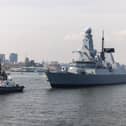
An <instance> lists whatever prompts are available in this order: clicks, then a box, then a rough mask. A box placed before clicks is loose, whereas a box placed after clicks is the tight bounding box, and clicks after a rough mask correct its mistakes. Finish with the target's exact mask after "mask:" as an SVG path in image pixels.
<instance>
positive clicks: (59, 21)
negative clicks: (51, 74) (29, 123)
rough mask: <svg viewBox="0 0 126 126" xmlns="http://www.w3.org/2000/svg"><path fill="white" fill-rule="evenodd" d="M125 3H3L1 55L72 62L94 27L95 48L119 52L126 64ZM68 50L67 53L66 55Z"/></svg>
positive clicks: (19, 0)
mask: <svg viewBox="0 0 126 126" xmlns="http://www.w3.org/2000/svg"><path fill="white" fill-rule="evenodd" d="M125 4H126V2H125V0H117V1H114V0H111V1H109V0H106V1H104V0H93V1H91V0H88V1H87V0H61V1H58V0H53V1H49V0H46V1H44V0H41V1H40V0H32V1H31V0H9V1H8V0H1V1H0V17H1V20H0V42H1V46H0V53H5V54H7V55H8V54H9V53H10V52H17V53H18V54H19V59H20V60H24V59H25V57H27V56H28V57H31V58H32V59H35V60H36V61H42V60H45V61H61V62H64V61H66V62H70V61H71V60H72V57H73V55H72V51H73V50H77V49H79V48H80V47H81V45H82V39H83V31H84V29H85V27H88V26H89V27H92V30H93V39H94V44H95V47H96V48H98V49H99V50H100V48H101V32H102V30H103V29H104V31H105V45H106V46H107V47H108V46H110V47H114V48H115V49H116V54H115V57H116V59H117V61H120V62H121V63H125V64H126V59H125V58H124V57H125V48H126V25H125V22H126V15H125V12H126V8H125ZM64 50H65V51H64Z"/></svg>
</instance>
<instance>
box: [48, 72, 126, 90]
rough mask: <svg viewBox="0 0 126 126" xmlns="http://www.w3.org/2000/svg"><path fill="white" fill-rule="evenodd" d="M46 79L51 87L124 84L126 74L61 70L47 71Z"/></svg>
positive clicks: (125, 82)
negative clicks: (87, 73) (88, 73)
mask: <svg viewBox="0 0 126 126" xmlns="http://www.w3.org/2000/svg"><path fill="white" fill-rule="evenodd" d="M46 74H47V77H48V81H49V82H50V84H51V87H53V88H72V87H73V88H74V87H86V86H102V85H112V84H126V74H109V75H104V74H102V75H83V74H74V73H62V72H55V73H53V72H47V73H46Z"/></svg>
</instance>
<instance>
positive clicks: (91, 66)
mask: <svg viewBox="0 0 126 126" xmlns="http://www.w3.org/2000/svg"><path fill="white" fill-rule="evenodd" d="M114 52H115V49H114V48H105V47H104V31H103V33H102V48H101V51H99V52H98V51H97V50H96V49H94V44H93V36H92V29H91V28H87V29H86V30H85V35H84V39H83V44H82V47H81V49H80V50H78V51H74V53H78V54H79V58H78V59H77V60H73V61H72V62H71V63H69V64H68V67H66V68H62V67H61V70H60V71H50V70H48V71H47V72H46V75H47V78H48V81H49V83H50V85H51V87H52V88H67V87H84V86H96V85H99V86H101V85H112V84H126V68H125V65H121V64H119V63H117V62H116V61H115V60H114V57H113V53H114Z"/></svg>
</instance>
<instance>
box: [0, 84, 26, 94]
mask: <svg viewBox="0 0 126 126" xmlns="http://www.w3.org/2000/svg"><path fill="white" fill-rule="evenodd" d="M23 89H24V86H15V87H0V94H8V93H16V92H23Z"/></svg>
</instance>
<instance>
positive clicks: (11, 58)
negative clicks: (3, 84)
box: [9, 53, 18, 64]
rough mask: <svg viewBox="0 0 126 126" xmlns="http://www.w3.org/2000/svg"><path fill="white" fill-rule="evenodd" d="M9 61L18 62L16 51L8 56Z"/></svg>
mask: <svg viewBox="0 0 126 126" xmlns="http://www.w3.org/2000/svg"><path fill="white" fill-rule="evenodd" d="M9 60H10V63H12V64H15V63H17V62H18V54H17V53H11V54H10V56H9Z"/></svg>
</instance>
